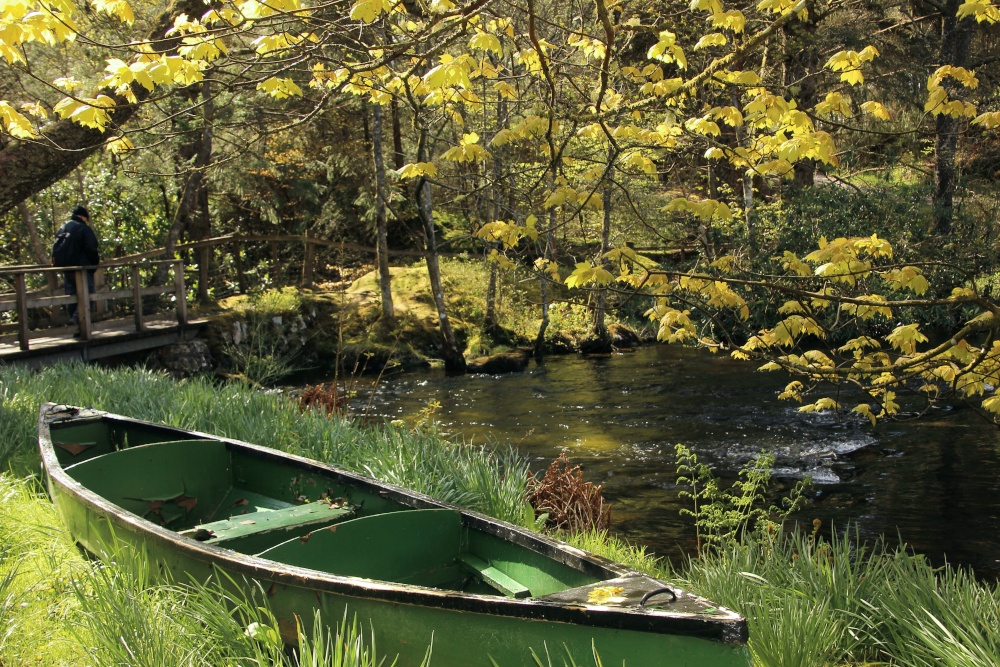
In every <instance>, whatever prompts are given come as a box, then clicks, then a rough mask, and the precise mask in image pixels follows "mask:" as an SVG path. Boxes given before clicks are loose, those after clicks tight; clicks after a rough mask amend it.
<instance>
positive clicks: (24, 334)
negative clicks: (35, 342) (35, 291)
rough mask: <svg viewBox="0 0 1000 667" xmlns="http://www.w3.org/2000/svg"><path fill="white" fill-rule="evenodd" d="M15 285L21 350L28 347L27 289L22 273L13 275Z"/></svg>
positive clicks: (18, 338)
mask: <svg viewBox="0 0 1000 667" xmlns="http://www.w3.org/2000/svg"><path fill="white" fill-rule="evenodd" d="M15 282H16V287H17V302H18V303H17V325H18V327H17V328H18V331H17V340H18V343H19V345H20V347H21V349H22V350H27V349H28V304H27V299H26V295H27V291H28V284H27V282H26V281H25V279H24V274H23V273H19V274H17V276H16V277H15Z"/></svg>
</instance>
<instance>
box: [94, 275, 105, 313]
mask: <svg viewBox="0 0 1000 667" xmlns="http://www.w3.org/2000/svg"><path fill="white" fill-rule="evenodd" d="M103 288H104V269H103V268H100V269H97V271H96V272H95V273H94V291H95V292H100V291H101V290H102V289H103ZM94 311H95V312H96V313H97V314H98V315H104V314H105V313H106V312H107V311H108V302H107V301H98V302H97V304H96V305H95V306H94Z"/></svg>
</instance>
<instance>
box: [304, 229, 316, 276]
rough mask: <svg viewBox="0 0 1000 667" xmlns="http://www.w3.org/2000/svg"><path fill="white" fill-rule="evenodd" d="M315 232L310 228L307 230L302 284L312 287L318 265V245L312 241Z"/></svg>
mask: <svg viewBox="0 0 1000 667" xmlns="http://www.w3.org/2000/svg"><path fill="white" fill-rule="evenodd" d="M312 238H313V232H312V230H308V231H307V232H306V240H305V244H306V248H305V253H304V256H303V258H302V286H303V287H312V286H313V273H314V271H315V266H316V246H315V245H313V242H312Z"/></svg>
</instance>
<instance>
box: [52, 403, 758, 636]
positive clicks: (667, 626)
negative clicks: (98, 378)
mask: <svg viewBox="0 0 1000 667" xmlns="http://www.w3.org/2000/svg"><path fill="white" fill-rule="evenodd" d="M54 408H62V409H64V410H63V411H65V410H66V409H75V410H77V411H78V412H77V413H75V414H74V415H73V416H71V417H68V418H62V419H60V418H50V415H51V414H53V411H54ZM83 419H100V420H102V421H107V422H118V423H122V424H123V425H125V426H126V427H127V426H128V425H134V426H137V427H146V428H149V427H152V428H154V429H156V430H160V431H163V432H173V433H174V434H177V435H182V436H185V437H194V438H205V439H208V440H215V441H218V442H222V443H224V444H225V445H226V446H227V447H228V448H236V449H240V450H242V451H244V452H249V453H251V454H252V455H254V456H259V457H261V458H264V459H268V460H281V461H285V462H291V463H293V464H294V465H295V466H296V467H299V468H302V469H304V470H306V471H310V470H311V471H312V472H314V473H316V474H322V475H332V476H335V477H339V478H341V479H343V481H344V482H345V483H347V484H349V485H353V486H357V487H360V488H362V489H364V490H366V491H368V492H372V493H376V494H379V495H381V496H383V497H385V498H388V499H390V500H395V501H398V502H400V503H401V504H404V505H407V506H410V507H413V508H414V509H449V510H453V511H456V512H458V513H459V514H460V515H461V517H462V521H463V524H465V525H468V526H469V527H472V528H475V529H479V530H483V531H484V532H486V533H488V534H492V535H494V536H496V537H498V538H500V539H504V540H508V541H511V542H513V543H515V544H517V545H518V546H522V547H525V548H528V549H532V550H534V551H536V552H538V553H540V554H541V555H542V556H545V557H548V558H553V559H554V560H557V561H558V562H560V563H562V564H564V565H569V566H575V567H578V568H579V567H580V566H581V565H583V566H585V567H583V568H580V569H582V570H583V571H584V572H586V573H588V574H591V575H593V576H598V577H602V578H604V579H614V578H623V577H629V576H641V577H643V576H646V575H643V574H641V573H639V572H637V571H635V570H632V569H630V568H628V567H626V566H624V565H622V564H620V563H616V562H614V561H611V560H609V559H607V558H604V557H602V556H599V555H597V554H592V553H590V552H587V551H584V550H582V549H578V548H576V547H573V546H571V545H568V544H565V543H563V542H560V541H558V540H555V539H552V538H550V537H548V536H545V535H541V534H539V533H534V532H532V531H528V530H527V529H525V528H522V527H520V526H516V525H514V524H511V523H508V522H506V521H503V520H501V519H496V518H494V517H490V516H487V515H485V514H482V513H480V512H476V511H474V510H469V509H465V508H462V507H458V506H456V505H452V504H450V503H446V502H444V501H440V500H437V499H434V498H432V497H430V496H428V495H426V494H423V493H420V492H418V491H413V490H411V489H407V488H404V487H400V486H397V485H394V484H391V483H388V482H381V481H379V480H376V479H373V478H370V477H366V476H364V475H360V474H358V473H355V472H353V471H350V470H346V469H344V468H341V467H339V466H336V465H333V464H330V463H325V462H322V461H317V460H315V459H310V458H306V457H303V456H300V455H298V454H292V453H290V452H285V451H282V450H277V449H273V448H269V447H265V446H263V445H256V444H253V443H249V442H244V441H241V440H236V439H233V438H227V437H224V436H219V435H212V434H208V433H202V432H199V431H194V430H189V429H183V428H179V427H175V426H168V425H165V424H158V423H155V422H149V421H145V420H140V419H134V418H131V417H126V416H123V415H116V414H113V413H109V412H105V411H101V410H94V409H89V408H73V407H72V406H66V405H63V404H55V403H44V404H42V406H41V408H40V411H39V426H38V441H39V450H40V454H41V457H42V464H43V469H44V472H45V474H46V476H47V477H48V478H49V483H57V484H58V485H59V486H60V487H61V488H62V489H63V490H64V492H66V493H67V494H69V495H71V496H74V497H76V498H77V499H78V501H79V502H83V503H86V504H88V505H90V506H91V507H92V508H94V509H95V510H98V511H99V512H100V513H102V514H103V515H104V518H105V519H106V520H108V521H109V522H110V523H111V524H112V525H114V524H118V525H120V526H123V527H127V528H129V529H130V530H132V531H133V532H137V533H140V534H141V533H147V534H151V535H152V536H154V537H155V538H157V539H160V540H162V541H164V542H166V543H167V544H169V545H170V548H172V549H175V550H179V551H181V552H182V554H183V555H184V556H185V557H187V558H190V559H192V560H195V561H199V562H202V563H205V564H206V565H208V566H213V567H218V568H220V569H222V570H224V571H227V572H228V573H229V574H230V575H232V574H238V575H241V576H245V577H248V578H251V579H256V580H258V581H267V582H273V583H275V584H278V585H286V586H294V587H298V588H305V589H308V590H316V591H318V592H323V593H330V594H334V595H339V596H344V597H354V598H363V599H374V600H379V601H384V602H391V603H402V604H410V605H415V606H428V607H435V608H442V609H445V610H454V611H463V612H472V613H481V614H486V615H495V616H496V615H499V616H505V617H511V618H521V619H537V620H542V621H552V622H564V623H571V624H575V625H585V626H588V627H597V628H608V629H620V630H633V631H639V632H657V633H663V634H673V635H681V636H687V637H692V638H700V639H706V640H711V641H719V642H723V643H727V644H744V643H745V642H746V640H747V636H748V633H747V628H746V621H745V619H744V618H743V617H742V616H740V615H739V614H737V613H736V612H734V611H732V610H730V609H727V608H726V607H723V606H721V605H715V604H714V603H712V602H710V601H708V600H706V599H705V598H701V597H700V596H697V595H693V594H691V593H688V592H686V591H681V590H680V589H679V588H675V587H673V586H671V588H672V589H673V590H675V591H677V592H680V593H682V594H683V595H684V596H687V597H689V598H692V599H695V600H698V601H700V602H702V603H704V604H705V605H706V608H709V607H711V608H712V615H711V616H707V615H700V614H696V613H685V612H672V611H670V610H668V609H663V608H653V609H637V608H635V607H609V606H604V605H591V604H583V603H562V602H555V601H551V600H545V599H542V598H524V599H516V598H508V597H504V596H501V595H483V594H476V593H464V592H460V591H451V590H446V589H436V588H431V587H426V586H417V585H413V584H403V583H397V582H392V581H386V580H379V579H368V578H363V577H352V576H344V575H338V574H334V573H330V572H323V571H321V570H315V569H311V568H305V567H299V566H294V565H288V564H286V563H282V562H280V561H275V560H271V559H268V558H263V557H260V556H256V555H252V554H244V553H241V552H238V551H235V550H233V549H228V548H225V547H222V546H216V545H212V544H206V543H204V542H200V541H198V540H195V539H193V538H191V537H188V536H184V535H181V534H180V533H178V532H176V531H173V530H170V529H168V528H165V527H163V526H160V525H157V524H156V523H154V522H152V521H150V520H148V519H145V518H143V517H141V516H139V515H138V514H135V513H134V512H131V511H129V510H126V509H124V508H122V507H120V506H119V505H116V504H115V503H113V502H111V501H110V500H108V499H106V498H104V497H103V496H101V495H100V494H98V493H97V492H95V491H92V490H91V489H89V488H87V487H86V486H84V485H83V484H81V483H80V482H77V481H76V480H75V479H73V478H72V477H71V476H70V475H69V474H68V473H67V472H66V470H65V468H63V466H62V464H61V463H60V462H59V460H58V458H57V457H56V454H55V448H54V445H53V443H52V438H51V434H50V429H49V425H50V424H54V423H58V422H62V421H76V420H83ZM151 444H155V443H151ZM404 511H405V510H404ZM539 547H541V548H539ZM556 556H558V557H556ZM601 570H604V571H605V572H601ZM606 574H610V575H613V576H610V577H606V576H605V575H606Z"/></svg>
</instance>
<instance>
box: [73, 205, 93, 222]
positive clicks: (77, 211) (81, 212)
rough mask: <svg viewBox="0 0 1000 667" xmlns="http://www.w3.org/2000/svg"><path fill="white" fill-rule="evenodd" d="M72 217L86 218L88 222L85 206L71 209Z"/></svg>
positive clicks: (88, 215)
mask: <svg viewBox="0 0 1000 667" xmlns="http://www.w3.org/2000/svg"><path fill="white" fill-rule="evenodd" d="M72 217H74V218H86V219H87V220H90V213H88V212H87V208H86V207H85V206H75V207H73V215H72Z"/></svg>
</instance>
